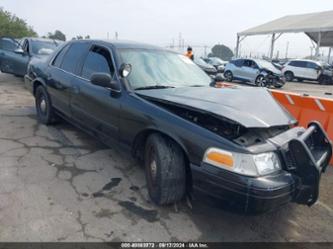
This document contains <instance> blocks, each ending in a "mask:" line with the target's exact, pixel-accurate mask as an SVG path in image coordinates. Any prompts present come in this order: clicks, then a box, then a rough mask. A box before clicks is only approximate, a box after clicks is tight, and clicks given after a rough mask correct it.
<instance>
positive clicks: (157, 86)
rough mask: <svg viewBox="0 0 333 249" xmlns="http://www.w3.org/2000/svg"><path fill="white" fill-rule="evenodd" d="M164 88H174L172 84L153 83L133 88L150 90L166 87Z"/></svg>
mask: <svg viewBox="0 0 333 249" xmlns="http://www.w3.org/2000/svg"><path fill="white" fill-rule="evenodd" d="M166 88H175V87H174V86H164V85H155V86H143V87H138V88H135V89H134V90H151V89H166Z"/></svg>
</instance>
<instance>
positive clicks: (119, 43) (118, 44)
mask: <svg viewBox="0 0 333 249" xmlns="http://www.w3.org/2000/svg"><path fill="white" fill-rule="evenodd" d="M87 41H91V42H99V43H104V44H107V45H112V46H113V47H115V48H116V49H122V48H137V49H154V50H166V51H172V52H175V51H173V50H170V49H166V48H163V47H159V46H155V45H151V44H147V43H141V42H135V41H127V40H98V39H89V40H87Z"/></svg>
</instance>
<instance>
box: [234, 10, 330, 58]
mask: <svg viewBox="0 0 333 249" xmlns="http://www.w3.org/2000/svg"><path fill="white" fill-rule="evenodd" d="M283 33H305V34H306V35H307V36H308V37H309V38H310V39H311V40H312V41H314V42H315V43H316V44H317V46H316V54H315V56H319V48H320V47H330V48H331V47H333V11H325V12H317V13H310V14H301V15H290V16H285V17H282V18H279V19H276V20H274V21H271V22H268V23H265V24H262V25H259V26H257V27H254V28H250V29H247V30H245V31H242V32H240V33H238V34H237V44H236V57H238V55H239V44H240V43H241V41H242V40H243V39H244V38H245V37H247V36H253V35H265V34H271V35H272V39H271V49H270V58H271V59H272V58H273V53H274V43H275V41H276V40H277V39H278V38H279V37H280V36H281V35H282V34H283ZM330 51H331V49H330ZM329 57H330V55H329Z"/></svg>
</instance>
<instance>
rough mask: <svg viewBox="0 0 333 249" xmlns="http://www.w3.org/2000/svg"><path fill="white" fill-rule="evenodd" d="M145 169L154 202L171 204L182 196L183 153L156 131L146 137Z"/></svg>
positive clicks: (184, 181)
mask: <svg viewBox="0 0 333 249" xmlns="http://www.w3.org/2000/svg"><path fill="white" fill-rule="evenodd" d="M145 171H146V180H147V186H148V192H149V195H150V198H151V199H152V200H153V201H154V202H155V203H156V204H158V205H167V204H172V203H175V202H177V201H180V200H181V199H182V198H183V197H184V195H185V191H186V171H185V158H184V153H183V151H182V149H181V148H180V147H179V146H178V145H177V144H176V143H175V142H173V141H172V140H171V139H169V138H167V137H163V136H162V135H160V134H157V133H156V134H152V135H150V136H149V137H148V139H147V142H146V147H145Z"/></svg>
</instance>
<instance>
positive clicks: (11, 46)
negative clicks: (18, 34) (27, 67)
mask: <svg viewBox="0 0 333 249" xmlns="http://www.w3.org/2000/svg"><path fill="white" fill-rule="evenodd" d="M17 48H18V43H17V42H16V41H15V40H13V39H10V38H1V39H0V49H3V50H8V51H14V50H15V49H17Z"/></svg>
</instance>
